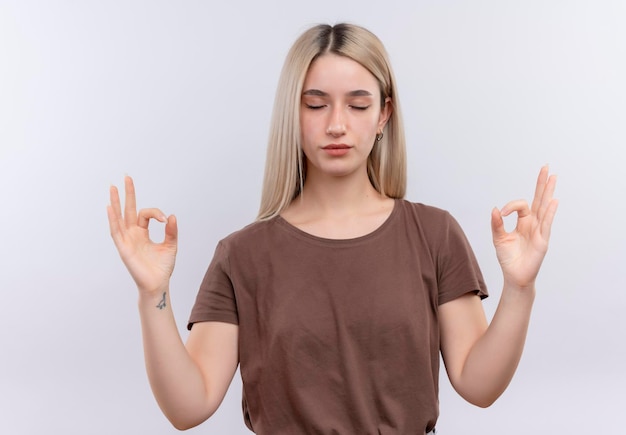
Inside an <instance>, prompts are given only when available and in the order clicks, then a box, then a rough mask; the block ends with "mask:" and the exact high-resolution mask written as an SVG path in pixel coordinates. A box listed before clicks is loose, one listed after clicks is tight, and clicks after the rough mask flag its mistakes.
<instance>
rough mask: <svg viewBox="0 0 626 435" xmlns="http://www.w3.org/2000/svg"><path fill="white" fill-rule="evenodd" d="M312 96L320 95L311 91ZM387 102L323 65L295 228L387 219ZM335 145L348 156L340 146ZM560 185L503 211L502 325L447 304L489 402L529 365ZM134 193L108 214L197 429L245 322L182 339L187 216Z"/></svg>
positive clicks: (450, 365) (446, 340)
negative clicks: (382, 171) (378, 180)
mask: <svg viewBox="0 0 626 435" xmlns="http://www.w3.org/2000/svg"><path fill="white" fill-rule="evenodd" d="M310 90H314V91H316V92H310V93H309V94H307V93H306V92H307V91H310ZM317 91H320V92H317ZM363 91H364V92H363ZM368 94H369V95H368ZM378 96H379V90H378V87H377V84H376V81H375V80H374V79H373V76H371V74H369V72H368V71H367V70H365V69H364V68H363V67H362V66H360V65H359V64H357V63H355V62H353V61H351V60H350V59H347V58H339V57H337V56H333V55H324V56H321V57H319V58H318V59H317V60H316V61H315V62H314V63H313V65H312V66H311V68H310V70H309V73H308V74H307V77H306V80H305V86H304V95H303V96H302V104H303V108H302V110H301V119H300V123H301V126H302V134H303V150H304V152H305V155H306V164H307V179H306V182H305V185H304V189H303V192H302V195H301V196H300V197H299V198H296V199H295V200H294V201H293V202H292V203H291V205H290V206H289V207H288V208H287V209H286V210H284V211H283V212H282V213H281V216H282V217H283V218H284V219H286V220H287V221H288V222H290V223H291V224H292V225H295V226H296V227H298V228H300V229H302V230H303V231H306V232H309V233H311V234H314V235H317V236H320V237H326V238H331V239H348V238H354V237H359V236H362V235H365V234H368V233H370V232H372V231H373V230H375V229H376V228H378V227H379V226H380V225H381V224H382V223H383V222H384V221H385V219H387V217H388V216H389V214H390V213H391V210H392V208H393V200H392V199H390V198H386V197H383V196H381V195H380V194H379V193H378V192H377V191H376V190H375V189H374V188H373V187H372V185H371V183H370V182H369V179H368V176H367V166H366V164H367V155H368V154H369V152H370V150H371V147H372V146H373V144H374V141H375V140H376V139H375V138H376V134H377V133H379V132H381V131H382V130H383V129H384V126H385V124H386V122H387V120H388V119H389V116H390V114H391V111H392V106H391V102H390V100H389V99H387V100H386V101H385V102H384V104H383V105H382V107H381V104H380V99H379V98H378ZM364 107H365V109H363V108H364ZM329 144H330V145H332V146H333V147H337V146H340V147H343V148H344V149H345V152H344V151H341V152H336V151H329V150H328V146H329ZM555 186H556V178H555V176H553V175H552V176H549V175H548V168H547V167H544V168H542V169H541V171H540V173H539V177H538V180H537V185H536V189H535V197H534V200H533V202H532V205H531V206H530V207H529V206H528V204H527V203H526V202H525V201H523V200H517V201H512V202H509V203H508V204H506V205H505V206H504V207H503V208H502V209H501V210H498V209H494V210H492V213H491V225H492V233H493V242H494V246H495V248H496V254H497V258H498V261H499V262H500V265H501V268H502V272H503V276H504V288H503V291H502V296H501V299H500V303H499V305H498V309H497V311H496V313H495V315H494V318H493V319H492V321H491V323H490V324H489V323H488V322H487V319H486V317H485V313H484V311H483V308H482V304H481V303H480V300H479V298H478V297H477V296H474V295H466V296H462V297H460V298H458V299H455V300H453V301H451V302H448V303H446V304H443V305H442V306H440V308H439V315H440V317H439V319H440V331H441V352H442V355H443V358H444V362H445V365H446V369H447V372H448V376H449V378H450V381H451V383H452V385H453V386H454V388H455V389H456V390H457V391H458V392H459V394H460V395H461V396H462V397H464V398H465V399H466V400H468V401H469V402H471V403H474V404H476V405H478V406H489V405H490V404H491V403H493V401H495V400H496V399H497V398H498V397H499V396H500V394H502V392H503V391H504V390H505V389H506V387H507V385H508V384H509V382H510V380H511V378H512V376H513V374H514V373H515V370H516V368H517V365H518V363H519V359H520V357H521V354H522V350H523V347H524V342H525V338H526V333H527V330H528V322H529V318H530V313H531V309H532V304H533V301H534V297H535V280H536V277H537V274H538V272H539V268H540V266H541V263H542V261H543V258H544V256H545V254H546V252H547V249H548V242H549V238H550V229H551V226H552V222H553V219H554V216H555V213H556V209H557V205H558V204H557V200H556V199H554V198H553V193H554V189H555ZM125 193H126V202H125V206H124V209H123V210H122V207H121V203H120V198H119V193H118V191H117V188H115V187H111V199H110V201H111V203H110V205H109V206H108V208H107V213H108V218H109V224H110V231H111V236H112V238H113V241H114V242H115V245H116V247H117V249H118V251H119V254H120V257H121V258H122V261H123V262H124V264H125V265H126V267H127V268H128V270H129V272H130V274H131V276H132V277H133V279H134V280H135V283H136V285H137V288H138V292H139V313H140V316H141V325H142V333H143V343H144V354H145V360H146V369H147V373H148V377H149V379H150V384H151V387H152V390H153V392H154V395H155V397H156V399H157V402H158V403H159V405H160V407H161V409H162V410H163V412H164V414H165V415H166V416H167V418H168V419H169V420H170V421H171V422H172V424H173V425H174V426H175V427H176V428H178V429H186V428H190V427H193V426H196V425H198V424H200V423H201V422H203V421H204V420H206V419H207V418H209V417H210V416H211V415H212V414H213V413H214V412H215V410H216V409H217V408H218V406H219V404H220V403H221V402H222V400H223V398H224V395H225V394H226V391H227V389H228V386H229V384H230V382H231V380H232V378H233V375H234V373H235V371H236V368H237V364H238V327H237V326H235V325H231V324H226V323H219V322H204V323H198V324H196V325H194V327H193V329H192V330H191V332H190V334H189V338H188V340H187V343H186V345H184V344H183V341H182V339H181V337H180V335H179V333H178V329H177V327H176V323H175V320H174V316H173V314H172V310H171V301H170V293H169V283H170V277H171V274H172V271H173V270H174V264H175V258H176V251H177V234H178V228H177V221H176V218H175V216H169V217H167V216H165V215H164V214H163V213H162V212H161V211H160V210H158V209H153V208H151V209H143V210H140V211H139V212H137V211H136V197H135V189H134V185H133V181H132V179H131V178H130V177H126V179H125ZM513 213H516V214H517V227H516V228H515V229H514V230H513V231H511V232H506V231H505V229H504V224H503V217H505V216H508V215H510V214H513ZM151 219H155V220H157V221H159V222H163V223H165V224H166V226H165V239H164V241H163V242H161V243H155V242H153V241H151V240H150V237H149V232H148V223H149V221H150V220H151Z"/></svg>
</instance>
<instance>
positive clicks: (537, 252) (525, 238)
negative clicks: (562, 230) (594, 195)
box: [491, 166, 558, 288]
mask: <svg viewBox="0 0 626 435" xmlns="http://www.w3.org/2000/svg"><path fill="white" fill-rule="evenodd" d="M555 187H556V176H555V175H550V176H548V167H547V166H544V167H543V168H541V171H540V172H539V177H538V178H537V187H536V189H535V198H534V199H533V203H532V206H531V207H530V209H529V208H528V203H527V202H526V201H524V200H517V201H511V202H509V203H508V204H506V205H505V206H504V207H503V208H502V210H498V209H497V208H494V209H493V211H492V212H491V230H492V234H493V244H494V246H495V248H496V255H497V257H498V261H499V262H500V267H501V268H502V272H503V274H504V282H505V285H506V284H512V285H514V286H517V287H518V288H527V287H532V286H534V283H535V278H536V277H537V274H538V273H539V268H540V267H541V263H542V262H543V258H544V256H545V255H546V252H547V251H548V242H549V240H550V230H551V227H552V221H553V220H554V215H555V214H556V209H557V206H558V201H557V200H556V199H554V198H553V197H552V195H553V193H554V189H555ZM514 212H516V213H517V226H516V227H515V229H514V230H513V231H511V232H506V230H505V229H504V222H503V219H502V218H503V216H508V215H510V214H511V213H514Z"/></svg>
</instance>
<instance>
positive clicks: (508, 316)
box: [459, 284, 535, 406]
mask: <svg viewBox="0 0 626 435" xmlns="http://www.w3.org/2000/svg"><path fill="white" fill-rule="evenodd" d="M534 298H535V288H534V286H533V287H532V288H526V289H519V288H515V287H513V286H508V285H506V284H505V286H504V288H503V291H502V296H501V298H500V302H499V304H498V308H497V310H496V313H495V315H494V317H493V319H492V321H491V324H490V325H489V327H488V328H487V330H486V332H485V333H484V334H483V336H482V337H481V338H480V339H479V340H478V341H477V342H476V343H475V344H474V346H473V347H472V349H471V351H470V353H469V354H468V357H467V360H466V361H465V364H464V365H463V370H462V373H461V380H460V383H459V385H460V388H461V389H462V390H463V391H462V395H463V396H464V397H465V398H466V399H467V400H468V401H470V402H471V403H474V404H475V405H478V406H489V405H491V404H492V403H493V402H494V401H495V400H496V399H497V398H498V397H499V396H500V395H501V394H502V393H503V392H504V390H505V389H506V388H507V386H508V385H509V383H510V381H511V379H512V378H513V375H514V374H515V371H516V369H517V366H518V364H519V361H520V358H521V356H522V352H523V349H524V344H525V341H526V335H527V332H528V324H529V322H530V315H531V310H532V305H533V301H534Z"/></svg>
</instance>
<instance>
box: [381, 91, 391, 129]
mask: <svg viewBox="0 0 626 435" xmlns="http://www.w3.org/2000/svg"><path fill="white" fill-rule="evenodd" d="M392 112H393V105H392V104H391V97H387V98H385V104H384V105H383V107H382V108H381V109H380V116H379V117H378V131H382V130H383V128H385V125H387V121H389V118H390V117H391V113H392Z"/></svg>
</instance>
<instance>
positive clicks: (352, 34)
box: [108, 24, 557, 435]
mask: <svg viewBox="0 0 626 435" xmlns="http://www.w3.org/2000/svg"><path fill="white" fill-rule="evenodd" d="M398 102H399V100H398V95H397V90H396V85H395V81H394V77H393V73H392V70H391V67H390V64H389V61H388V58H387V55H386V53H385V50H384V48H383V46H382V44H381V43H380V41H379V40H378V39H377V38H376V37H375V36H374V35H373V34H371V33H370V32H369V31H367V30H365V29H363V28H361V27H358V26H354V25H348V24H338V25H335V26H327V25H320V26H316V27H313V28H311V29H309V30H308V31H306V32H305V33H304V34H303V35H302V36H301V37H300V38H299V39H298V40H297V41H296V42H295V44H294V46H293V47H292V49H291V50H290V52H289V54H288V56H287V59H286V62H285V66H284V68H283V71H282V75H281V79H280V84H279V86H278V92H277V96H276V102H275V109H274V114H273V120H272V125H271V133H270V138H269V145H268V154H267V164H266V170H265V181H264V186H263V193H262V199H261V207H260V212H259V216H258V219H257V221H256V222H254V223H252V224H251V225H249V226H247V227H245V228H243V229H242V230H240V231H238V232H236V233H234V234H231V235H230V236H228V237H226V238H225V239H223V240H222V241H221V242H220V243H219V244H218V246H217V249H216V251H215V256H214V258H213V261H212V262H211V264H210V266H209V268H208V270H207V273H206V276H205V278H204V280H203V282H202V284H201V286H200V290H199V292H198V296H197V300H196V303H195V305H194V307H193V310H192V313H191V317H190V320H189V326H188V327H189V329H190V333H189V337H188V340H187V343H186V344H183V341H182V340H181V337H180V335H179V334H178V330H177V327H176V324H175V321H174V317H173V315H172V311H171V309H170V288H169V280H170V276H171V274H172V271H173V269H174V261H175V256H176V246H177V243H176V239H177V225H176V218H175V217H174V216H169V217H166V216H165V215H164V214H163V213H162V212H161V211H160V210H158V209H142V210H140V211H139V212H137V211H136V205H135V191H134V187H133V182H132V180H131V179H130V178H128V177H127V178H126V179H125V193H126V201H125V206H124V209H123V210H122V206H121V204H120V199H119V194H118V191H117V189H116V188H115V187H112V188H111V204H110V206H109V207H108V217H109V222H110V229H111V235H112V237H113V240H114V242H115V245H116V247H117V249H118V250H119V253H120V256H121V258H122V260H123V261H124V263H125V265H126V267H127V268H128V270H129V272H130V274H131V275H132V277H133V278H134V280H135V282H136V284H137V287H138V290H139V312H140V315H141V324H142V331H143V342H144V349H145V360H146V368H147V372H148V376H149V379H150V383H151V386H152V389H153V392H154V395H155V397H156V399H157V401H158V403H159V405H160V407H161V409H162V410H163V412H164V413H165V415H166V416H167V418H168V419H169V420H170V421H171V422H172V424H173V425H174V426H175V427H177V428H179V429H185V428H190V427H193V426H196V425H198V424H200V423H202V422H203V421H204V420H206V419H207V418H209V417H210V416H211V415H212V414H213V413H214V412H215V411H216V409H217V408H218V406H219V405H220V402H221V401H222V399H223V398H224V395H225V393H226V391H227V389H228V386H229V384H230V382H231V380H232V378H233V375H234V373H235V371H236V368H237V365H238V364H239V365H240V369H241V376H242V380H243V411H244V419H245V422H246V424H247V426H248V427H249V428H250V429H251V430H252V431H254V432H255V433H257V434H271V435H280V434H289V435H293V434H425V433H434V432H435V429H434V428H435V424H436V422H437V417H438V385H437V382H438V373H439V352H441V355H442V356H443V360H444V363H445V367H446V370H447V373H448V376H449V378H450V381H451V383H452V385H453V386H454V388H455V389H456V391H457V392H458V393H459V394H460V395H461V396H462V397H464V398H465V399H466V400H468V401H469V402H471V403H473V404H476V405H478V406H483V407H484V406H489V405H490V404H492V403H493V402H494V401H495V400H496V399H497V398H498V396H500V394H501V393H502V392H503V391H504V390H505V388H506V387H507V385H508V384H509V382H510V380H511V378H512V376H513V374H514V372H515V370H516V367H517V364H518V362H519V359H520V357H521V354H522V350H523V347H524V341H525V337H526V332H527V328H528V322H529V317H530V312H531V307H532V305H533V300H534V297H535V278H536V276H537V273H538V271H539V268H540V266H541V263H542V261H543V258H544V255H545V253H546V251H547V249H548V240H549V236H550V228H551V225H552V221H553V218H554V215H555V213H556V209H557V201H556V200H555V199H553V197H552V196H553V192H554V188H555V184H556V179H555V177H554V176H549V175H548V169H547V168H542V169H541V171H540V174H539V177H538V180H537V185H536V191H535V197H534V200H533V202H532V205H531V206H528V204H527V203H526V202H525V201H522V200H519V201H512V202H510V203H508V204H507V205H505V206H504V207H503V208H502V209H501V210H498V209H494V210H493V211H492V215H491V223H492V230H493V241H494V245H495V248H496V253H497V257H498V260H499V262H500V265H501V267H502V272H503V274H504V288H503V290H502V296H501V299H500V303H499V305H498V308H497V311H496V313H495V315H494V317H493V319H492V321H491V323H490V324H488V322H487V320H486V317H485V314H484V311H483V308H482V304H481V298H484V297H486V296H487V290H486V287H485V284H484V282H483V279H482V276H481V273H480V270H479V267H478V265H477V263H476V260H475V257H474V255H473V253H472V250H471V248H470V246H469V244H468V242H467V240H466V238H465V236H464V234H463V232H462V230H461V229H460V227H459V225H458V224H457V222H456V221H455V220H454V219H453V218H452V217H451V216H450V215H449V214H448V213H447V212H445V211H443V210H440V209H436V208H434V207H429V206H426V205H423V204H416V203H411V202H408V201H406V200H404V199H403V197H404V194H405V185H406V175H405V140H404V132H403V126H402V118H401V114H400V107H399V104H398ZM511 213H517V227H516V228H515V230H514V231H512V232H506V231H505V229H504V226H503V216H507V215H509V214H511ZM150 219H156V220H158V221H161V222H165V223H166V226H165V240H164V241H163V242H162V243H153V242H152V241H151V240H150V239H149V235H148V222H149V221H150Z"/></svg>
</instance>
